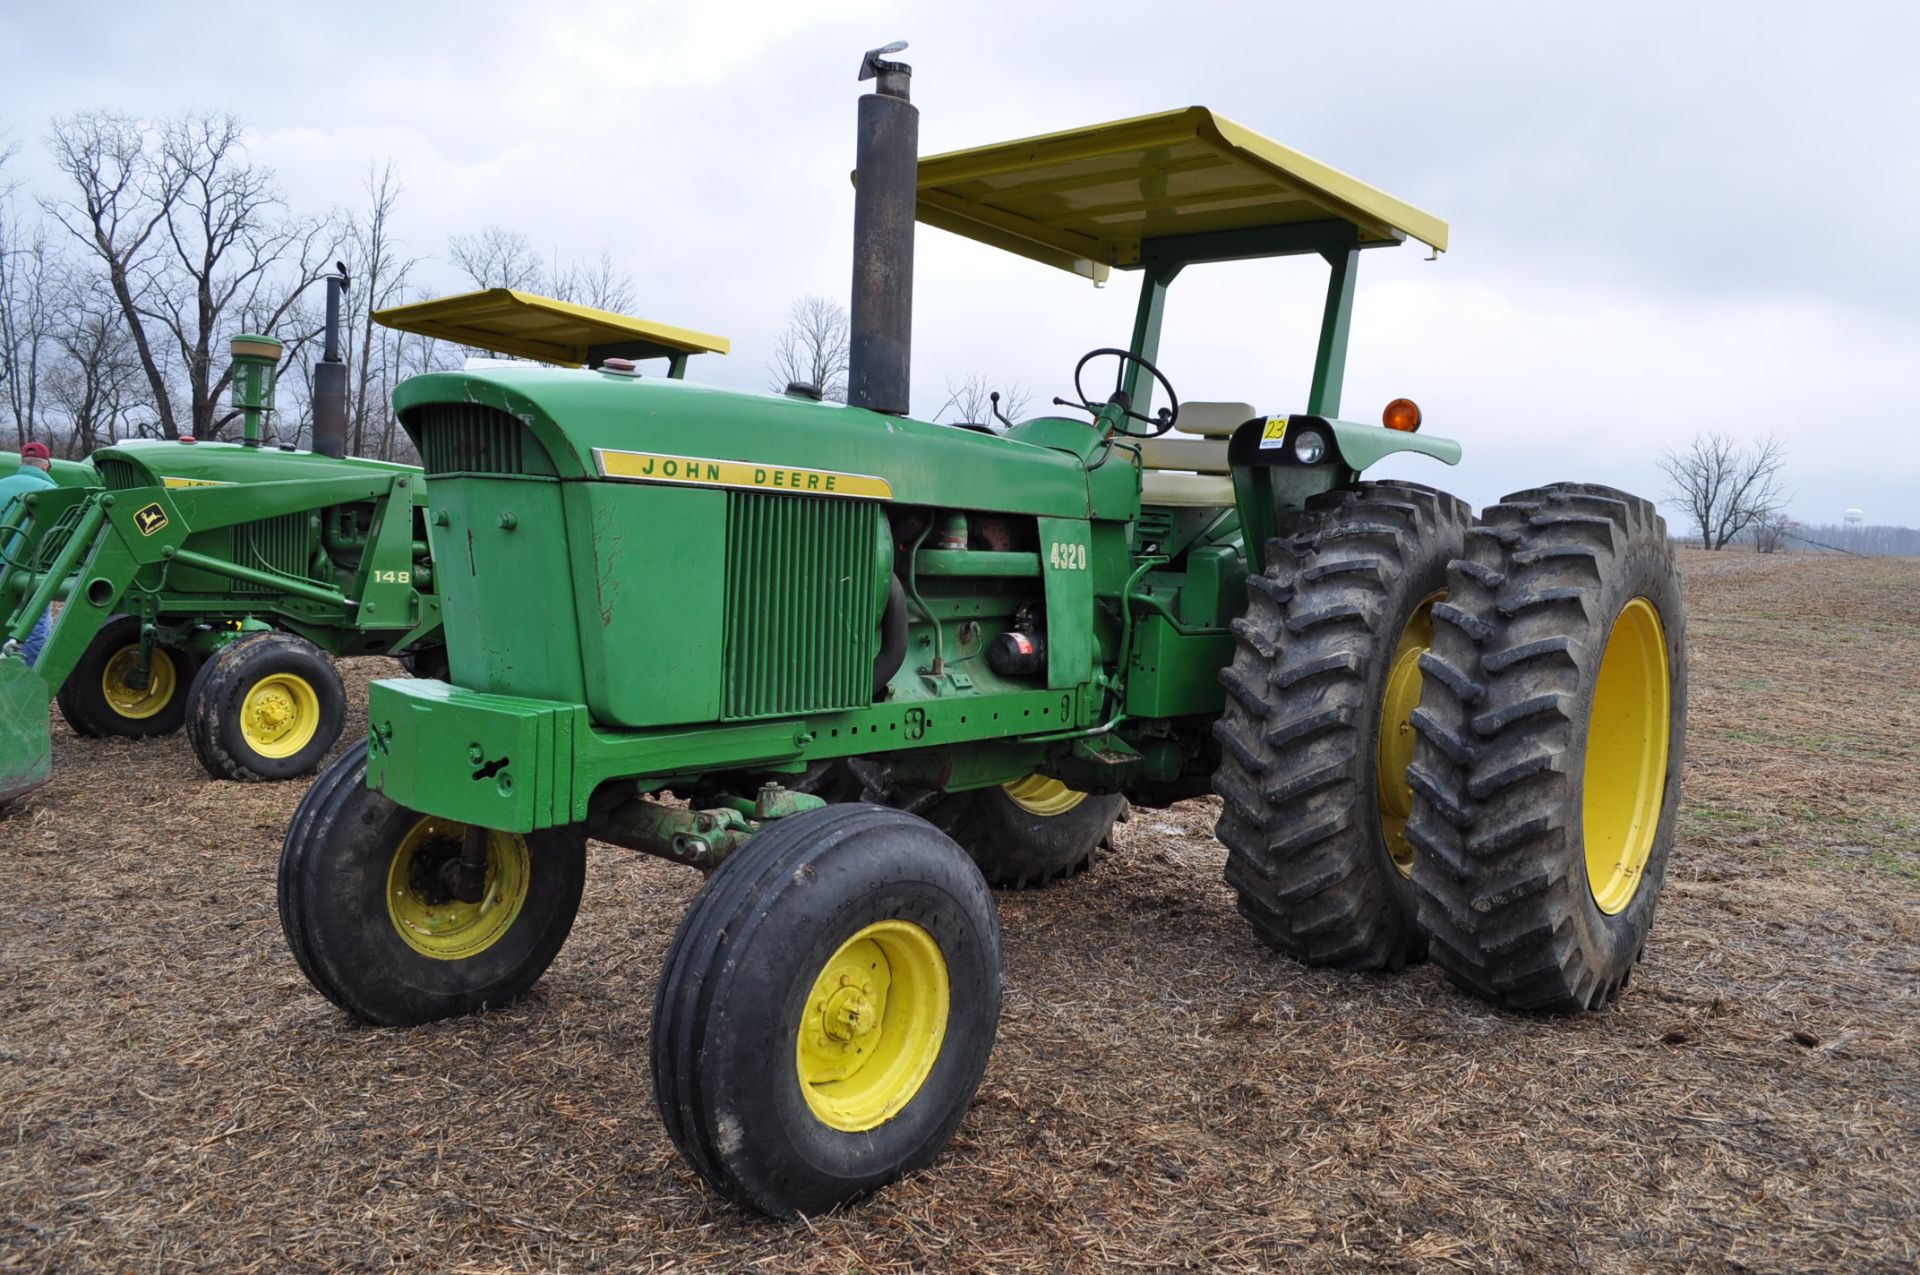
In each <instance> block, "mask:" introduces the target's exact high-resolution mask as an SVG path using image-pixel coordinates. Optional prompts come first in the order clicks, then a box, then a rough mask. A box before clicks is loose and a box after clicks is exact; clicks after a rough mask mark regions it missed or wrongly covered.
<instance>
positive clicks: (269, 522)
mask: <svg viewBox="0 0 1920 1275" xmlns="http://www.w3.org/2000/svg"><path fill="white" fill-rule="evenodd" d="M307 518H308V515H306V514H282V515H281V516H280V517H278V518H262V519H260V521H258V522H249V523H243V524H242V525H240V526H238V527H235V528H234V529H233V543H234V555H233V560H234V561H235V562H238V563H239V564H240V565H241V566H243V567H257V568H259V569H260V570H262V571H274V572H278V573H279V574H281V575H286V576H294V577H296V578H298V579H301V580H305V579H307V578H308V574H309V573H308V560H309V558H310V556H311V554H312V543H311V540H310V533H309V531H308V526H307ZM232 587H233V590H234V592H236V593H276V592H278V590H276V589H273V588H269V587H268V586H266V585H263V584H249V583H247V582H246V581H244V580H235V581H234V582H233V585H232Z"/></svg>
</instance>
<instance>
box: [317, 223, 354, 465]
mask: <svg viewBox="0 0 1920 1275" xmlns="http://www.w3.org/2000/svg"><path fill="white" fill-rule="evenodd" d="M346 291H347V264H346V262H344V261H338V262H335V263H334V273H332V274H330V275H328V276H327V327H326V338H325V344H324V345H323V346H322V347H321V350H320V361H319V362H318V363H315V364H314V365H313V450H314V451H315V452H316V453H317V454H319V455H321V456H344V455H346V454H347V365H346V362H345V360H343V359H342V358H341V357H340V298H341V297H342V296H344V295H345V294H346Z"/></svg>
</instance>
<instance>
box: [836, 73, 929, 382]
mask: <svg viewBox="0 0 1920 1275" xmlns="http://www.w3.org/2000/svg"><path fill="white" fill-rule="evenodd" d="M906 47H907V46H906V42H905V41H900V42H897V43H894V44H889V45H887V46H886V47H885V48H880V49H872V50H870V51H868V53H867V55H866V57H864V58H863V59H861V62H860V78H861V79H862V80H873V81H875V84H874V91H873V92H871V93H868V94H865V95H864V96H862V97H861V99H860V119H859V130H860V134H859V146H858V150H857V152H856V158H855V169H854V171H855V177H854V181H855V186H854V192H853V313H852V324H851V326H852V333H851V341H850V342H849V348H848V357H847V402H848V403H849V404H851V405H852V406H854V407H865V408H870V409H871V410H873V411H876V412H886V413H888V414H889V415H892V416H904V415H906V413H907V408H908V405H909V402H908V400H909V389H910V380H911V373H912V365H913V212H914V205H915V202H916V200H917V190H916V186H917V179H918V175H919V163H920V111H919V109H918V108H917V107H915V106H914V105H913V103H912V101H911V100H910V99H909V89H910V86H911V83H912V80H913V68H912V67H910V66H908V65H907V64H906V63H904V62H888V61H885V60H884V55H886V54H889V53H898V52H899V51H900V50H902V49H904V48H906Z"/></svg>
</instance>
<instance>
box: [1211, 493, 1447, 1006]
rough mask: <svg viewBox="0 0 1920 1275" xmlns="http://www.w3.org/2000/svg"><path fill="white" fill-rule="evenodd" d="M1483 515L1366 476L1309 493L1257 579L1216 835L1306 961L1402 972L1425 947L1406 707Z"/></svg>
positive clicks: (1239, 629) (1243, 632)
mask: <svg viewBox="0 0 1920 1275" xmlns="http://www.w3.org/2000/svg"><path fill="white" fill-rule="evenodd" d="M1472 523H1473V515H1472V512H1471V511H1470V510H1469V509H1468V508H1467V506H1466V505H1465V504H1464V503H1463V502H1461V501H1459V500H1457V499H1455V498H1454V497H1452V496H1449V495H1447V494H1446V493H1444V492H1439V491H1435V490H1433V489H1432V488H1429V487H1422V486H1419V485H1418V484H1415V483H1400V482H1375V483H1359V484H1355V485H1354V486H1352V487H1347V488H1342V489H1339V490H1336V491H1331V492H1327V493H1324V494H1322V495H1319V496H1315V497H1314V498H1312V499H1311V500H1309V501H1308V502H1307V506H1306V509H1305V510H1304V511H1302V512H1301V513H1300V514H1299V515H1298V517H1297V520H1296V521H1295V522H1294V523H1293V524H1292V526H1291V528H1290V529H1289V533H1288V534H1287V535H1285V536H1282V537H1280V538H1277V539H1275V540H1273V541H1272V542H1270V544H1269V545H1268V548H1267V568H1266V572H1265V573H1264V574H1263V575H1259V576H1254V577H1251V578H1250V579H1248V581H1247V613H1246V615H1245V616H1243V617H1241V618H1240V619H1238V620H1235V621H1234V624H1233V630H1234V634H1235V636H1236V637H1237V639H1238V641H1237V643H1236V646H1235V652H1234V659H1233V664H1232V665H1231V666H1230V667H1228V668H1227V669H1226V670H1225V671H1223V672H1222V673H1221V677H1220V680H1221V682H1222V683H1223V684H1224V685H1225V686H1226V688H1227V704H1226V710H1225V711H1224V712H1223V713H1222V714H1221V717H1220V719H1219V721H1218V722H1216V723H1215V724H1214V736H1215V737H1216V738H1217V739H1218V740H1219V741H1220V749H1221V760H1220V767H1219V769H1218V770H1217V771H1216V772H1215V773H1214V790H1215V791H1216V792H1218V793H1219V794H1220V797H1221V812H1220V822H1219V826H1218V828H1217V829H1216V831H1215V835H1216V836H1217V837H1218V838H1219V839H1220V842H1221V843H1222V844H1223V845H1225V846H1226V847H1227V851H1228V854H1227V882H1228V884H1230V885H1231V886H1232V887H1233V888H1234V891H1235V892H1236V893H1237V894H1238V895H1239V904H1240V913H1241V915H1242V916H1244V917H1246V918H1247V921H1248V922H1249V923H1250V924H1251V925H1252V926H1253V929H1254V933H1255V934H1257V935H1258V936H1259V938H1260V940H1261V941H1262V942H1264V943H1265V944H1266V945H1267V946H1268V947H1271V948H1272V949H1274V950H1275V951H1277V952H1280V953H1282V954H1283V955H1286V956H1290V957H1292V958H1293V959H1294V960H1297V961H1300V962H1302V963H1304V964H1308V965H1325V966H1332V967H1334V968H1336V969H1345V970H1397V969H1400V968H1401V967H1402V966H1404V965H1406V964H1407V962H1408V961H1410V960H1415V959H1418V958H1419V956H1420V955H1421V954H1422V953H1423V952H1424V951H1425V949H1426V937H1425V935H1424V934H1423V933H1422V932H1421V929H1420V925H1419V921H1418V916H1417V905H1416V902H1415V896H1414V893H1413V887H1412V885H1411V884H1410V882H1409V881H1408V878H1407V873H1408V871H1409V870H1410V867H1411V864H1412V861H1413V858H1414V855H1413V850H1412V847H1411V845H1410V843H1409V842H1408V841H1407V839H1406V837H1405V832H1404V829H1405V820H1406V816H1407V813H1408V810H1409V808H1410V806H1411V800H1412V799H1411V794H1410V793H1409V792H1408V790H1407V786H1406V781H1405V772H1406V763H1407V757H1408V755H1409V754H1410V752H1411V749H1412V742H1413V737H1412V730H1411V727H1410V726H1409V725H1408V718H1409V716H1410V715H1411V713H1412V711H1413V708H1414V706H1415V705H1416V704H1417V703H1418V702H1419V689H1420V675H1419V665H1418V661H1419V657H1420V654H1421V652H1422V651H1424V650H1425V649H1426V645H1427V643H1428V642H1429V641H1430V640H1431V635H1432V628H1433V623H1432V616H1433V614H1434V612H1435V609H1436V604H1438V602H1439V601H1440V599H1441V598H1442V597H1443V596H1444V595H1445V592H1446V588H1447V563H1448V561H1449V560H1450V559H1452V558H1454V557H1457V556H1458V555H1459V554H1460V552H1461V546H1462V544H1463V543H1464V541H1465V536H1466V532H1467V528H1468V527H1470V526H1471V525H1472Z"/></svg>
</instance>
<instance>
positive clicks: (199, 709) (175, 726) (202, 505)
mask: <svg viewBox="0 0 1920 1275" xmlns="http://www.w3.org/2000/svg"><path fill="white" fill-rule="evenodd" d="M345 287H346V277H345V275H344V273H341V274H337V275H334V276H332V277H330V278H329V280H328V293H327V300H328V306H327V312H328V319H327V339H326V342H325V346H324V352H323V354H322V357H321V359H320V361H319V363H318V364H317V365H316V367H315V387H316V392H315V411H314V416H315V430H314V434H315V447H314V450H313V451H299V450H296V449H294V448H293V447H291V446H290V445H289V446H281V447H267V446H263V445H262V439H263V437H264V425H265V420H266V417H267V416H268V415H269V414H270V413H271V412H272V411H273V409H274V394H275V380H276V374H277V368H278V364H279V360H280V355H281V351H282V346H281V343H280V342H279V341H277V340H275V339H274V338H272V337H268V336H253V335H246V336H239V337H235V338H234V340H233V343H232V354H233V360H234V376H233V405H234V407H235V409H236V410H237V411H238V412H239V413H240V415H241V418H242V435H243V441H241V442H239V443H213V442H196V441H194V440H193V439H181V440H179V441H161V440H135V441H126V442H121V443H117V444H115V445H113V446H111V447H104V448H101V449H100V450H99V451H97V452H95V453H94V455H93V457H92V459H91V461H90V462H89V463H86V464H72V463H69V462H57V463H56V465H55V467H54V476H55V478H56V481H57V482H58V483H59V486H57V487H56V488H54V489H52V490H48V491H44V492H40V493H36V494H34V495H31V496H29V497H27V498H25V499H23V500H21V501H20V502H18V504H17V505H16V507H15V508H14V509H12V510H11V511H10V513H9V517H8V520H7V522H6V524H5V525H4V526H0V545H8V544H11V546H12V549H11V552H10V554H9V557H8V559H7V560H6V561H5V562H0V643H7V642H19V641H21V640H23V639H24V638H25V637H26V635H27V634H28V633H29V632H31V631H32V629H33V627H34V624H35V623H36V622H37V621H38V620H39V618H40V617H41V616H42V615H43V614H45V613H46V611H47V609H48V608H49V607H51V606H52V605H53V603H54V602H55V601H56V600H57V599H64V600H65V605H64V606H63V607H62V609H61V611H60V614H59V616H58V619H57V621H56V623H55V625H54V628H53V631H52V634H51V636H50V637H49V639H48V641H47V644H46V647H45V649H44V650H43V651H42V652H41V654H40V658H39V661H38V662H37V664H36V665H35V666H34V667H33V668H31V669H29V668H28V667H27V666H26V664H25V662H24V661H23V660H22V659H20V658H19V656H18V654H17V653H9V652H7V651H6V650H5V649H4V648H0V800H5V799H7V798H10V797H13V796H17V795H19V794H21V793H23V792H26V791H27V790H29V789H31V788H33V787H36V786H37V785H39V784H40V783H42V782H44V781H45V780H46V779H47V778H48V777H49V775H50V774H51V756H52V742H51V739H50V737H49V735H48V719H47V711H46V710H47V701H48V698H49V696H57V698H58V701H59V705H60V710H61V713H62V715H63V716H64V717H65V718H66V720H67V723H68V724H69V725H70V726H72V727H73V729H74V730H75V731H76V732H78V733H79V734H81V735H86V736H94V737H99V736H116V737H128V738H151V737H155V736H161V735H168V734H172V733H173V732H175V731H177V730H179V729H181V727H182V726H183V725H184V726H185V728H186V730H187V735H188V738H189V740H190V741H191V743H192V745H193V749H194V752H195V754H196V756H197V757H198V758H199V760H200V762H201V764H202V766H204V767H205V769H206V770H207V772H208V773H209V774H211V775H213V776H214V777H216V778H221V779H240V780H262V779H266V780H274V779H291V778H296V777H299V776H302V775H307V774H311V773H312V772H313V770H314V769H315V768H316V767H317V766H318V765H319V764H320V761H321V759H322V758H323V757H325V755H326V754H327V752H328V750H329V749H331V748H332V747H333V745H334V743H335V741H336V740H338V738H339V736H340V731H341V729H342V728H343V726H344V725H345V721H346V693H345V690H344V688H343V687H342V685H341V682H340V676H339V673H338V672H337V671H336V670H335V668H334V666H333V662H332V660H331V659H330V658H329V657H330V656H341V655H383V654H397V655H399V656H400V657H401V659H402V660H403V661H404V662H406V663H407V664H408V666H409V668H410V670H412V671H415V672H420V673H425V674H435V673H443V672H444V671H445V654H444V646H443V645H442V643H441V640H440V601H439V597H438V596H437V594H436V592H435V590H434V586H433V564H432V561H431V558H430V557H429V555H428V552H427V544H428V536H427V528H426V509H427V506H426V492H425V488H424V484H423V481H422V471H421V470H420V469H419V468H417V467H415V466H410V465H396V464H390V463H387V462H384V461H372V460H360V459H356V458H351V457H346V456H344V454H343V453H344V451H345V420H346V408H345V391H346V365H345V363H344V362H343V361H342V360H341V358H340V354H339V342H338V332H339V313H340V304H339V302H340V296H341V293H342V292H343V290H344V289H345ZM377 317H379V318H380V319H381V321H382V322H384V323H385V324H387V326H390V327H395V328H399V329H400V330H403V331H412V332H420V333H424V334H427V335H432V336H436V337H446V338H448V339H451V340H454V341H457V342H458V343H460V344H462V345H466V346H470V347H474V348H479V349H486V350H491V351H494V352H496V353H502V354H507V355H510V356H513V357H516V358H527V359H538V360H543V361H547V362H554V363H568V364H576V365H577V364H582V363H593V364H596V365H608V366H620V367H631V366H632V361H633V360H635V359H653V358H664V359H666V360H667V362H668V372H669V375H670V376H675V377H678V376H682V375H684V373H685V369H686V363H687V359H688V357H689V356H690V355H691V354H694V353H699V352H701V351H717V352H725V350H726V349H727V342H726V341H725V340H724V339H723V338H720V337H713V336H708V335H706V334H704V333H696V332H689V331H687V330H685V329H681V328H675V327H669V326H667V325H663V324H657V323H650V322H647V321H645V320H641V319H634V318H629V317H627V316H624V315H617V314H611V313H608V312H606V311H600V310H594V309H590V308H588V307H584V306H576V305H570V304H568V303H566V302H563V301H555V300H552V299H550V298H546V297H537V296H532V295H529V294H526V293H517V292H511V291H508V290H506V289H493V290H490V291H485V292H476V293H468V294H465V295H462V296H457V297H449V298H445V299H442V300H438V301H430V302H423V303H420V304H418V305H411V306H404V307H400V308H398V309H395V310H390V311H384V312H382V314H381V315H379V316H377ZM17 463H18V460H17V457H16V458H15V464H16V465H17Z"/></svg>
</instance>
